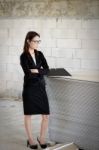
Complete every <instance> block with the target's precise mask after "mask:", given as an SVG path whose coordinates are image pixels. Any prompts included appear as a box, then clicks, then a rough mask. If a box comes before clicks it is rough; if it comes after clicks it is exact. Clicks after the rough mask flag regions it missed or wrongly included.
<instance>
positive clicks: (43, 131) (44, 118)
mask: <svg viewBox="0 0 99 150" xmlns="http://www.w3.org/2000/svg"><path fill="white" fill-rule="evenodd" d="M48 119H49V115H42V122H41V130H40V137H39V140H40V143H41V144H44V143H45V135H46V130H47V127H48Z"/></svg>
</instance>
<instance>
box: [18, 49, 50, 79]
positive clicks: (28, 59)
mask: <svg viewBox="0 0 99 150" xmlns="http://www.w3.org/2000/svg"><path fill="white" fill-rule="evenodd" d="M34 52H35V58H36V64H35V62H34V60H33V58H32V56H31V54H30V53H29V52H28V53H26V52H22V54H21V55H20V65H21V67H22V69H23V72H24V81H27V80H32V82H33V81H34V82H35V81H37V80H38V79H39V78H42V77H43V75H47V74H48V72H49V66H48V63H47V61H46V58H45V57H44V54H43V52H41V51H38V50H36V49H35V50H34ZM30 69H38V71H39V73H33V72H31V70H30Z"/></svg>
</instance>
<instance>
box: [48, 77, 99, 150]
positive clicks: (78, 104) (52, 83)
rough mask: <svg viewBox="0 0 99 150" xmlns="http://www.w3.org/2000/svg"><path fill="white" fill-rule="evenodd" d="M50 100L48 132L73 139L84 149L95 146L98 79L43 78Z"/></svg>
mask: <svg viewBox="0 0 99 150" xmlns="http://www.w3.org/2000/svg"><path fill="white" fill-rule="evenodd" d="M46 80H47V81H46V82H47V84H46V89H47V94H48V98H49V103H50V110H51V115H50V118H49V119H50V120H49V136H50V139H51V140H54V141H57V142H67V143H68V142H74V143H76V144H77V145H78V146H79V147H80V148H83V149H85V150H99V83H98V82H92V81H81V80H76V79H59V78H46Z"/></svg>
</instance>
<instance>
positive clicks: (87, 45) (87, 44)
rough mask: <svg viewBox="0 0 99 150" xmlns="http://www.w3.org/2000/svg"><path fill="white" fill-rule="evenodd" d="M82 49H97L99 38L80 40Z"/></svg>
mask: <svg viewBox="0 0 99 150" xmlns="http://www.w3.org/2000/svg"><path fill="white" fill-rule="evenodd" d="M82 48H83V49H99V40H87V39H86V40H82Z"/></svg>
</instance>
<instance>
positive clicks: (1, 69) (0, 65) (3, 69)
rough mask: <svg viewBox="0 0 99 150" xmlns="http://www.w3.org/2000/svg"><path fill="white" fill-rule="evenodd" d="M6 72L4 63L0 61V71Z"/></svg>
mask: <svg viewBox="0 0 99 150" xmlns="http://www.w3.org/2000/svg"><path fill="white" fill-rule="evenodd" d="M1 71H2V72H6V64H4V63H0V72H1Z"/></svg>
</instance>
